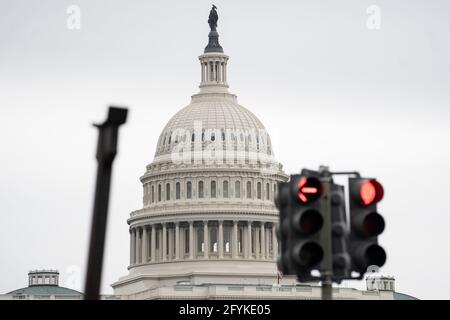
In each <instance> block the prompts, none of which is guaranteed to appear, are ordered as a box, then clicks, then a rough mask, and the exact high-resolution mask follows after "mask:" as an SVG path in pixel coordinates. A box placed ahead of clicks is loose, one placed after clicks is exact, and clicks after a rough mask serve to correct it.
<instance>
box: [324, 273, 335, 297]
mask: <svg viewBox="0 0 450 320" xmlns="http://www.w3.org/2000/svg"><path fill="white" fill-rule="evenodd" d="M322 300H333V281H332V279H331V276H330V275H326V276H325V279H324V280H323V281H322Z"/></svg>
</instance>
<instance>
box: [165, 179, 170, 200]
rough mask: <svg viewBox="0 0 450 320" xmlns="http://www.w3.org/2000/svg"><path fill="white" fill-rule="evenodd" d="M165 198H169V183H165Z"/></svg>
mask: <svg viewBox="0 0 450 320" xmlns="http://www.w3.org/2000/svg"><path fill="white" fill-rule="evenodd" d="M166 200H170V183H168V184H166Z"/></svg>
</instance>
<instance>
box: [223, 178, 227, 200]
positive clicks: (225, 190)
mask: <svg viewBox="0 0 450 320" xmlns="http://www.w3.org/2000/svg"><path fill="white" fill-rule="evenodd" d="M222 189H223V197H224V198H228V181H226V180H225V181H224V182H223V188H222Z"/></svg>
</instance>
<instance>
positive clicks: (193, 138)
mask: <svg viewBox="0 0 450 320" xmlns="http://www.w3.org/2000/svg"><path fill="white" fill-rule="evenodd" d="M191 141H192V142H194V141H195V133H193V134H192V137H191Z"/></svg>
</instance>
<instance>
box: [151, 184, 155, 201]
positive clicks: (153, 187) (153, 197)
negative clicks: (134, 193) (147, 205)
mask: <svg viewBox="0 0 450 320" xmlns="http://www.w3.org/2000/svg"><path fill="white" fill-rule="evenodd" d="M153 202H155V186H152V203H153Z"/></svg>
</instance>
